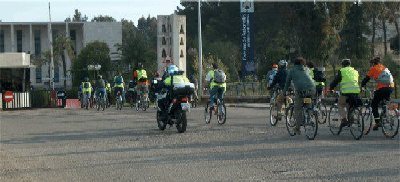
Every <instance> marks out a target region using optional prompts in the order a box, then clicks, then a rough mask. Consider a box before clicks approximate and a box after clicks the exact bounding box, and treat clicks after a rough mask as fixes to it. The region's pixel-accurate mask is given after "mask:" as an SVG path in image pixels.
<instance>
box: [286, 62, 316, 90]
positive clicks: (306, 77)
mask: <svg viewBox="0 0 400 182" xmlns="http://www.w3.org/2000/svg"><path fill="white" fill-rule="evenodd" d="M292 82H293V85H294V89H295V90H296V92H299V91H305V90H315V83H314V80H313V79H312V78H311V76H310V70H309V69H308V68H307V67H304V66H303V65H294V66H293V68H291V69H290V70H289V71H288V75H287V77H286V83H285V88H284V90H283V91H284V93H285V92H286V91H287V90H288V88H289V86H290V84H291V83H292Z"/></svg>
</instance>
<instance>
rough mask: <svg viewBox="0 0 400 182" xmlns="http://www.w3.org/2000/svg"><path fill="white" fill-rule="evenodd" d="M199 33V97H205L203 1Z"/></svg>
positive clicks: (199, 9)
mask: <svg viewBox="0 0 400 182" xmlns="http://www.w3.org/2000/svg"><path fill="white" fill-rule="evenodd" d="M198 32H199V88H200V89H199V92H200V93H199V95H200V97H202V96H203V45H202V41H201V0H199V6H198Z"/></svg>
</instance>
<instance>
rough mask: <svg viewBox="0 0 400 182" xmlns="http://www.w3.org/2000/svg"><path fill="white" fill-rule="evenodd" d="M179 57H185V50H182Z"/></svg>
mask: <svg viewBox="0 0 400 182" xmlns="http://www.w3.org/2000/svg"><path fill="white" fill-rule="evenodd" d="M179 57H181V58H183V57H184V55H183V50H181V55H180V56H179Z"/></svg>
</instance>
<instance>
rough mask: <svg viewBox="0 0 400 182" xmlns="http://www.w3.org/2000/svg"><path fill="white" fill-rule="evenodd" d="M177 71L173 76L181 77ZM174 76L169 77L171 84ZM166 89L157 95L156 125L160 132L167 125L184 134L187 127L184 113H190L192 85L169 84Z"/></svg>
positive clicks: (181, 72) (180, 73)
mask: <svg viewBox="0 0 400 182" xmlns="http://www.w3.org/2000/svg"><path fill="white" fill-rule="evenodd" d="M182 74H183V71H178V72H177V73H176V74H175V75H182ZM173 79H174V76H172V77H171V83H174V81H173ZM167 87H168V88H163V89H161V93H159V94H157V99H156V100H157V103H158V104H157V124H158V128H159V129H160V130H165V128H166V127H167V125H168V124H169V125H170V127H172V126H173V125H175V126H176V129H177V130H178V132H179V133H184V132H185V131H186V127H187V117H186V113H187V112H188V111H190V95H192V94H193V92H194V84H193V83H181V84H171V86H167Z"/></svg>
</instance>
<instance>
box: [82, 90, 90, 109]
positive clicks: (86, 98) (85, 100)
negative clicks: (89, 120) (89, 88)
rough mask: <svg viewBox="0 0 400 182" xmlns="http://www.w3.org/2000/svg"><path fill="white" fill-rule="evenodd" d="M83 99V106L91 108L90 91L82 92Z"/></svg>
mask: <svg viewBox="0 0 400 182" xmlns="http://www.w3.org/2000/svg"><path fill="white" fill-rule="evenodd" d="M82 101H83V107H82V108H85V109H86V110H88V109H89V104H90V96H89V93H83V94H82Z"/></svg>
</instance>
